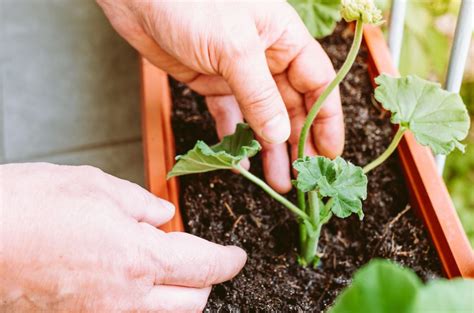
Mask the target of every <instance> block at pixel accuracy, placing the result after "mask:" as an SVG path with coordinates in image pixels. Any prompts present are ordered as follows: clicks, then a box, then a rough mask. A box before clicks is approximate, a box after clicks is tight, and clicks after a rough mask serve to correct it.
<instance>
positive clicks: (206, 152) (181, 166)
mask: <svg viewBox="0 0 474 313" xmlns="http://www.w3.org/2000/svg"><path fill="white" fill-rule="evenodd" d="M260 149H261V146H260V144H259V143H258V141H256V140H255V139H254V136H253V132H252V130H251V129H250V127H249V126H248V125H247V124H244V123H240V124H238V125H237V129H236V130H235V133H234V134H232V135H229V136H225V137H224V139H223V140H222V141H221V142H220V143H218V144H216V145H214V146H208V145H207V144H206V143H205V142H203V141H198V142H197V143H196V145H195V146H194V148H193V149H192V150H190V151H188V153H186V154H185V155H179V156H177V157H176V160H177V162H176V164H175V165H174V167H173V169H172V170H171V171H170V172H169V173H168V178H170V177H174V176H181V175H187V174H195V173H204V172H209V171H215V170H221V169H232V168H234V167H235V166H236V165H238V164H239V163H240V161H242V160H243V159H245V158H247V157H252V156H254V155H255V154H257V153H258V151H260Z"/></svg>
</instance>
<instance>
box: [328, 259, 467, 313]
mask: <svg viewBox="0 0 474 313" xmlns="http://www.w3.org/2000/svg"><path fill="white" fill-rule="evenodd" d="M473 293H474V281H473V280H463V279H453V280H445V279H439V280H433V281H430V282H429V283H428V284H427V285H423V284H422V282H421V280H420V279H419V278H418V277H417V276H416V274H415V273H414V272H413V271H412V270H411V269H408V268H402V267H400V266H399V265H397V264H395V263H392V262H391V261H388V260H377V259H376V260H372V261H370V263H369V264H367V265H365V266H363V267H362V268H361V269H360V270H358V271H357V272H356V273H355V275H354V279H353V281H352V284H351V285H350V286H349V287H347V288H346V289H344V290H343V291H342V293H341V294H340V295H339V296H338V297H337V299H336V301H335V303H334V305H333V306H332V307H331V308H330V309H329V311H328V313H343V312H344V313H346V312H347V313H348V312H350V313H393V312H397V313H422V312H440V313H441V312H443V313H445V312H446V313H447V312H449V313H471V312H474V301H473V298H472V296H473Z"/></svg>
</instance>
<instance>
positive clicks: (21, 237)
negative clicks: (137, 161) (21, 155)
mask: <svg viewBox="0 0 474 313" xmlns="http://www.w3.org/2000/svg"><path fill="white" fill-rule="evenodd" d="M0 187H1V189H0V190H1V194H0V195H1V199H0V200H1V203H0V204H1V221H0V223H1V225H0V234H1V237H0V238H1V240H0V242H1V245H0V311H2V312H3V311H6V312H24V311H28V312H29V311H41V312H43V311H44V312H46V311H47V312H84V311H87V312H123V311H127V312H128V311H139V312H150V311H159V312H163V311H164V312H195V311H199V310H202V308H203V307H204V305H205V303H206V300H207V297H208V294H209V292H210V286H211V285H212V284H215V283H219V282H222V281H225V280H228V279H231V278H232V277H233V276H234V275H236V274H237V272H238V271H239V270H240V269H241V268H242V267H243V265H244V263H245V260H246V255H245V252H244V251H243V250H241V249H240V248H237V247H223V246H220V245H217V244H213V243H210V242H208V241H205V240H203V239H199V238H197V237H195V236H192V235H189V234H185V233H168V234H166V233H163V232H162V231H160V230H158V229H156V228H155V226H156V225H160V224H162V223H165V222H166V221H168V220H169V219H170V218H171V217H172V216H173V214H174V208H173V206H172V205H171V204H170V203H168V202H166V201H164V200H160V199H158V198H156V197H155V196H153V195H152V194H150V193H148V192H147V191H145V190H144V189H142V188H140V187H139V186H137V185H135V184H133V183H130V182H127V181H125V180H121V179H118V178H115V177H113V176H110V175H107V174H105V173H103V172H102V171H100V170H98V169H96V168H93V167H84V166H81V167H72V166H57V165H51V164H39V163H34V164H17V165H2V166H0Z"/></svg>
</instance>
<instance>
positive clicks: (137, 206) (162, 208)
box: [106, 174, 175, 226]
mask: <svg viewBox="0 0 474 313" xmlns="http://www.w3.org/2000/svg"><path fill="white" fill-rule="evenodd" d="M106 175H107V176H108V180H109V182H108V185H109V190H110V192H109V193H110V196H111V198H113V199H114V200H115V201H116V202H117V204H118V206H119V207H120V209H121V210H122V211H123V212H124V213H125V214H127V215H129V216H130V217H132V218H133V219H135V220H136V221H138V222H144V223H148V224H150V225H153V226H160V225H162V224H164V223H166V222H168V221H169V220H170V219H171V218H172V217H173V216H174V213H175V208H174V205H173V204H172V203H170V202H168V201H166V200H163V199H160V198H158V197H156V196H155V195H153V194H152V193H150V192H148V191H147V190H145V189H144V188H142V187H140V186H138V185H137V184H134V183H132V182H129V181H127V180H124V179H120V178H117V177H114V176H112V175H108V174H106Z"/></svg>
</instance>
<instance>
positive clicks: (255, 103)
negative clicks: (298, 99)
mask: <svg viewBox="0 0 474 313" xmlns="http://www.w3.org/2000/svg"><path fill="white" fill-rule="evenodd" d="M278 97H279V96H278V93H277V92H275V88H273V87H272V86H267V87H263V88H261V89H260V88H259V89H256V90H255V91H254V92H253V93H250V94H248V95H247V96H246V97H245V98H244V99H242V105H243V106H245V109H247V110H248V111H250V112H251V113H254V114H268V113H270V112H271V111H272V110H273V109H274V108H273V106H272V104H273V103H275V102H276V101H278Z"/></svg>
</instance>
